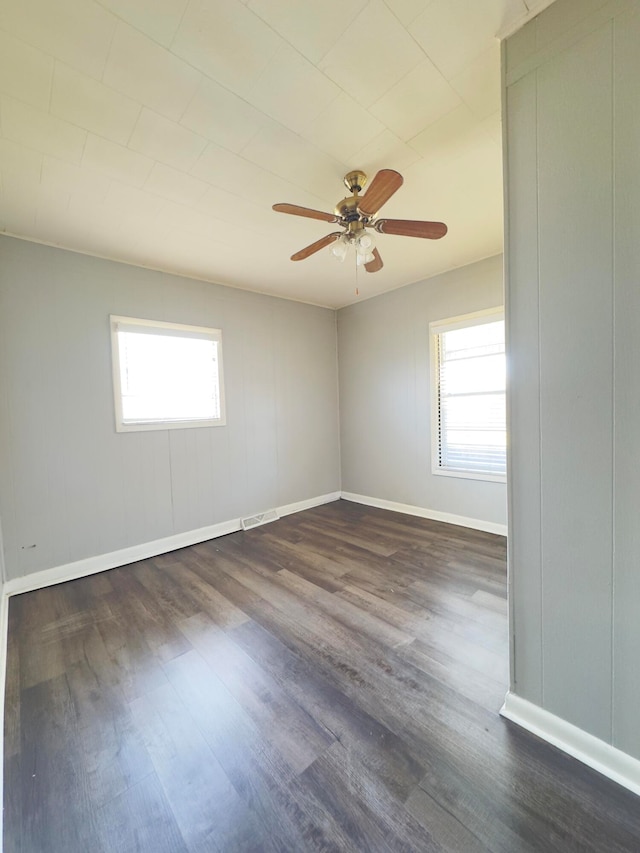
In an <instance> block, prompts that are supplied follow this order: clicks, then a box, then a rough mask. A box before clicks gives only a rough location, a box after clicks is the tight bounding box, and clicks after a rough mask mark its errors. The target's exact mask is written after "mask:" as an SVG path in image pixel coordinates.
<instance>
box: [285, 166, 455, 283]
mask: <svg viewBox="0 0 640 853" xmlns="http://www.w3.org/2000/svg"><path fill="white" fill-rule="evenodd" d="M403 182H404V181H403V177H402V175H401V174H400V173H399V172H396V171H394V170H393V169H381V170H380V171H379V172H378V173H377V174H376V176H375V177H374V179H373V180H372V181H371V184H370V185H369V187H368V189H367V191H366V192H365V194H364V195H363V196H362V197H361V196H360V193H361V192H362V190H363V188H364V187H365V185H366V183H367V176H366V174H365V173H364V172H362V171H361V170H360V169H354V170H353V171H351V172H347V174H346V175H345V176H344V184H345V186H346V188H347V189H348V190H349V192H350V193H351V195H350V196H347V197H346V198H343V199H342V201H339V202H338V204H337V205H336V208H335V212H334V213H324V212H323V211H321V210H313V209H312V208H309V207H299V206H298V205H295V204H284V203H282V204H274V205H273V209H274V210H275V211H277V212H278V213H289V214H292V215H293V216H304V217H306V218H307V219H319V220H321V221H322V222H331V223H336V224H339V225H340V226H342V228H343V231H334V232H333V233H332V234H327V236H326V237H322V238H321V239H320V240H316V242H315V243H311V245H310V246H306V247H305V248H304V249H301V250H300V251H299V252H296V253H295V255H292V256H291V260H292V261H303V260H304V259H305V258H308V257H309V256H310V255H313V254H315V253H316V252H319V251H320V250H321V249H324V248H326V247H327V246H331V253H332V254H333V256H334V257H335V258H337V260H339V261H344V259H345V258H346V256H347V253H348V250H349V246H353V247H354V248H355V250H356V265H357V266H364V268H365V270H366V271H367V272H378V270H381V269H382V267H383V263H382V258H381V257H380V253H379V252H378V249H377V248H376V243H375V239H374V236H373V234H372V233H371V232H370V231H367V230H366V229H367V228H370V229H373V230H375V231H377V232H378V233H379V234H399V235H401V236H404V237H422V238H423V239H427V240H439V239H440V238H441V237H444V235H445V234H446V233H447V226H446V225H445V224H444V222H425V221H422V220H417V219H377V218H376V217H377V214H378V211H379V210H380V208H381V207H382V205H383V204H385V202H387V201H389V199H390V198H391V196H392V195H393V194H394V193H395V192H397V190H399V189H400V187H401V186H402V184H403Z"/></svg>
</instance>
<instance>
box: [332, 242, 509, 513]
mask: <svg viewBox="0 0 640 853" xmlns="http://www.w3.org/2000/svg"><path fill="white" fill-rule="evenodd" d="M503 298H504V297H503V270H502V256H501V255H499V256H496V257H493V258H489V259H487V260H484V261H480V262H479V263H476V264H470V265H469V266H466V267H462V268H460V269H457V270H453V271H452V272H449V273H445V274H444V275H439V276H435V277H434V278H431V279H428V280H426V281H421V282H418V283H416V284H411V285H408V286H407V287H401V288H399V289H398V290H394V291H391V292H390V293H386V294H383V295H382V296H377V297H374V298H372V299H368V300H365V301H363V302H360V303H357V304H355V305H351V306H349V307H348V308H343V309H341V310H340V311H339V312H338V353H339V365H340V425H341V448H342V488H343V490H344V491H345V492H353V493H356V494H358V495H364V496H366V497H369V498H371V497H373V498H377V499H382V500H386V501H392V502H395V503H401V504H409V505H411V506H414V507H418V508H421V509H425V510H430V511H435V512H436V513H442V514H444V515H454V516H462V517H464V518H467V519H472V520H474V521H479V522H489V523H491V524H496V525H504V524H505V523H506V487H505V485H504V484H503V483H489V482H482V481H480V480H467V479H460V478H456V477H443V476H438V475H434V474H432V473H431V374H430V359H429V323H430V322H432V321H434V320H444V319H446V318H448V317H455V316H457V315H459V314H468V313H471V312H473V311H480V310H481V309H484V308H495V307H499V306H501V305H502V304H503Z"/></svg>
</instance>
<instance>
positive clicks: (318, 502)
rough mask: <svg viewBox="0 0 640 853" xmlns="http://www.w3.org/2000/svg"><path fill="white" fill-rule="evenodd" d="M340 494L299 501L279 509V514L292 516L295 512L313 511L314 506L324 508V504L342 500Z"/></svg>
mask: <svg viewBox="0 0 640 853" xmlns="http://www.w3.org/2000/svg"><path fill="white" fill-rule="evenodd" d="M340 495H341V493H340V492H330V493H329V494H328V495H321V496H320V497H318V498H309V500H306V501H297V502H296V503H293V504H287V505H286V506H280V507H278V513H279V514H280V515H281V516H282V515H291V514H292V513H294V512H302V510H304V509H313V508H314V506H322V504H330V503H333V501H338V500H340Z"/></svg>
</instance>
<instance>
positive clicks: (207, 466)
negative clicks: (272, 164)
mask: <svg viewBox="0 0 640 853" xmlns="http://www.w3.org/2000/svg"><path fill="white" fill-rule="evenodd" d="M109 314H123V315H129V316H133V317H144V318H151V319H158V320H168V321H172V322H177V323H189V324H196V325H205V326H213V327H215V328H221V329H222V331H223V353H224V368H225V389H226V399H227V426H226V427H213V428H204V429H184V430H166V431H165V430H159V431H154V432H133V433H116V432H115V428H114V413H113V392H112V382H111V353H110V337H109ZM337 397H338V393H337V364H336V321H335V312H334V311H331V310H327V309H322V308H314V307H311V306H308V305H303V304H300V303H296V302H291V301H287V300H283V299H275V298H271V297H267V296H261V295H258V294H253V293H247V292H243V291H240V290H233V289H231V288H226V287H221V286H217V285H212V284H207V283H204V282H198V281H193V280H189V279H184V278H178V277H176V276H171V275H166V274H162V273H158V272H152V271H149V270H144V269H139V268H136V267H131V266H127V265H125V264H118V263H113V262H111V261H104V260H99V259H97V258H91V257H87V256H83V255H78V254H74V253H71V252H66V251H62V250H59V249H53V248H48V247H45V246H39V245H36V244H33V243H28V242H23V241H20V240H15V239H12V238H8V237H0V518H2V521H3V533H4V548H5V562H6V572H7V576H8V578H16V577H19V576H21V575H24V574H27V573H29V572H33V571H37V570H40V569H47V568H51V567H54V566H59V565H64V564H66V563H68V562H72V561H75V560H79V559H82V558H85V557H90V556H94V555H98V554H105V553H109V552H111V551H115V550H118V549H120V548H125V547H128V546H131V545H136V544H141V543H145V542H150V541H153V540H155V539H158V538H162V537H165V536H170V535H172V534H175V533H180V532H184V531H189V530H194V529H197V528H200V527H204V526H207V525H211V524H215V523H217V522H223V521H228V520H232V519H234V518H236V519H237V518H239V517H241V516H245V515H250V514H252V513H254V512H258V511H261V510H264V509H267V508H269V507H273V506H282V505H286V504H289V503H293V502H296V501H300V500H304V499H308V498H313V497H316V496H320V495H323V494H327V493H330V492H333V491H337V490H339V488H340V470H339V466H340V462H339V434H338V405H337V404H338V399H337ZM33 545H35V546H36V547H35V548H34V547H30V546H33Z"/></svg>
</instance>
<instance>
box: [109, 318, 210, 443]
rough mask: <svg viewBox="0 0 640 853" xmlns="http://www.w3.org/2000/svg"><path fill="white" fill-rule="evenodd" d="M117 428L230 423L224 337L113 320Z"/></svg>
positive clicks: (190, 328)
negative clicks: (226, 407) (228, 420)
mask: <svg viewBox="0 0 640 853" xmlns="http://www.w3.org/2000/svg"><path fill="white" fill-rule="evenodd" d="M111 349H112V357H113V386H114V394H115V408H116V430H117V431H118V432H126V431H129V430H148V429H175V428H180V427H204V426H219V425H222V424H224V423H225V408H224V384H223V376H222V333H221V332H220V330H219V329H206V328H204V327H202V326H180V325H177V324H176V323H160V322H156V321H154V320H137V319H134V318H132V317H114V316H112V317H111Z"/></svg>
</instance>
